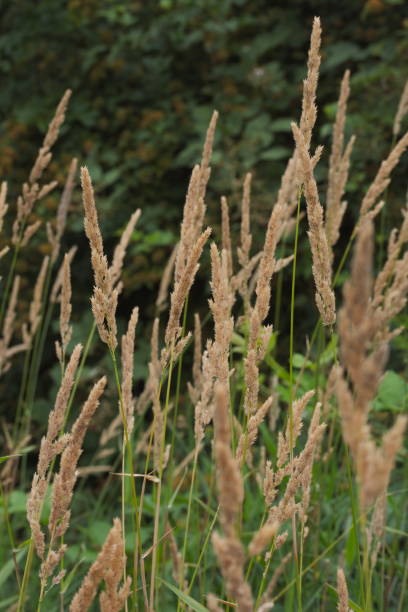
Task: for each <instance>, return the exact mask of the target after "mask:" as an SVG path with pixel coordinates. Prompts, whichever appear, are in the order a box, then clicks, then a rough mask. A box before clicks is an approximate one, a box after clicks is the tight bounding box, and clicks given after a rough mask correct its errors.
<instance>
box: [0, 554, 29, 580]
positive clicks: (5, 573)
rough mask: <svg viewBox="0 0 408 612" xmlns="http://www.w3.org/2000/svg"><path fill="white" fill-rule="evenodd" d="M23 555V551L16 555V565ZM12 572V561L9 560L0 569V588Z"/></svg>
mask: <svg viewBox="0 0 408 612" xmlns="http://www.w3.org/2000/svg"><path fill="white" fill-rule="evenodd" d="M23 555H25V550H20V551H19V552H18V553H17V554H16V560H17V563H19V561H20V560H21V559H22V557H23ZM13 571H14V560H13V559H9V560H8V561H6V563H5V564H4V565H3V567H2V568H1V569H0V586H2V584H4V583H5V582H6V580H7V578H8V577H9V576H10V575H11V574H12V573H13Z"/></svg>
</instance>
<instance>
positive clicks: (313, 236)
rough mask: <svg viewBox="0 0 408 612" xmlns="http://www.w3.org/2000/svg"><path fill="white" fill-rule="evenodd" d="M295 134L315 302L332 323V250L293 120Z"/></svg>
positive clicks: (325, 320) (308, 161)
mask: <svg viewBox="0 0 408 612" xmlns="http://www.w3.org/2000/svg"><path fill="white" fill-rule="evenodd" d="M292 131H293V136H294V138H295V141H296V147H297V150H298V152H299V157H300V163H301V166H302V172H303V181H304V190H305V196H306V203H307V218H308V221H309V228H310V229H309V240H310V246H311V249H312V258H313V277H314V281H315V285H316V304H317V308H318V310H319V312H320V315H321V317H322V321H323V324H324V325H333V323H334V321H335V320H336V304H335V297H334V293H333V291H332V288H331V273H332V272H331V265H330V252H329V246H328V243H327V237H326V232H325V230H324V222H323V208H322V206H321V204H320V200H319V194H318V191H317V185H316V180H315V178H314V176H313V167H312V162H311V159H310V155H309V153H308V150H307V147H306V142H305V139H304V138H303V134H302V132H301V130H300V129H299V128H298V127H297V125H296V124H295V123H292Z"/></svg>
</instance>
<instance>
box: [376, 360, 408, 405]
mask: <svg viewBox="0 0 408 612" xmlns="http://www.w3.org/2000/svg"><path fill="white" fill-rule="evenodd" d="M407 400H408V384H407V383H406V382H405V380H404V379H403V378H402V377H401V376H400V375H399V374H397V373H396V372H393V371H392V370H389V371H388V372H386V373H385V375H384V377H383V379H382V381H381V383H380V386H379V388H378V395H377V398H376V401H375V402H374V407H375V409H377V410H384V409H388V410H393V411H394V412H402V411H403V410H405V409H406V404H407Z"/></svg>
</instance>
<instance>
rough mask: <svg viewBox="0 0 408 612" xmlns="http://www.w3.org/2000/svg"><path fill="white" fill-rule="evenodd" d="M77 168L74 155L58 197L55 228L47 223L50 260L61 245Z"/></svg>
mask: <svg viewBox="0 0 408 612" xmlns="http://www.w3.org/2000/svg"><path fill="white" fill-rule="evenodd" d="M77 169H78V160H77V159H76V158H75V157H74V159H73V160H72V161H71V164H70V166H69V170H68V176H67V180H66V181H65V186H64V190H63V192H62V196H61V199H60V203H59V206H58V210H57V215H56V219H55V230H54V229H53V227H52V225H51V223H47V236H48V242H49V243H50V245H51V248H52V251H51V262H52V263H54V262H55V261H56V259H57V257H58V254H59V251H60V247H61V238H62V235H63V233H64V231H65V224H66V220H67V214H68V210H69V207H70V205H71V200H72V193H73V191H74V187H75V177H76V173H77Z"/></svg>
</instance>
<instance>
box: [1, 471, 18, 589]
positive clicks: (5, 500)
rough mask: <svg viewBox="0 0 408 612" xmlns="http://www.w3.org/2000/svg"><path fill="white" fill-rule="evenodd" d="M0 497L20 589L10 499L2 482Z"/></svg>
mask: <svg viewBox="0 0 408 612" xmlns="http://www.w3.org/2000/svg"><path fill="white" fill-rule="evenodd" d="M0 495H1V498H2V500H3V513H4V522H5V523H6V527H7V535H8V538H9V541H10V548H11V554H12V557H13V563H14V571H15V574H16V581H17V585H18V588H19V589H20V587H21V580H20V572H19V569H18V563H17V559H16V553H15V548H16V546H15V541H14V534H13V529H12V526H11V522H10V515H9V512H8V498H7V492H6V491H5V490H4V488H3V485H2V483H1V480H0Z"/></svg>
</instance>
